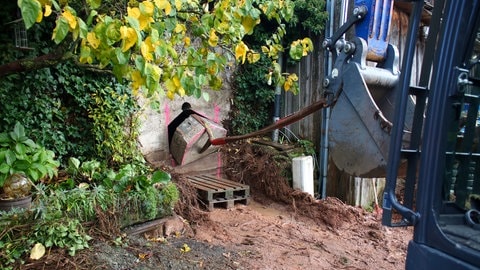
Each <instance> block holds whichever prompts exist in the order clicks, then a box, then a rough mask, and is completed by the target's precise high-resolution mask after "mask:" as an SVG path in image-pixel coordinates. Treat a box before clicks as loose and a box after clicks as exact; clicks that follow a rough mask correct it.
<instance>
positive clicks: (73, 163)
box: [68, 157, 80, 170]
mask: <svg viewBox="0 0 480 270" xmlns="http://www.w3.org/2000/svg"><path fill="white" fill-rule="evenodd" d="M68 167H69V168H72V169H76V170H78V168H80V160H78V159H77V158H74V157H71V158H69V159H68Z"/></svg>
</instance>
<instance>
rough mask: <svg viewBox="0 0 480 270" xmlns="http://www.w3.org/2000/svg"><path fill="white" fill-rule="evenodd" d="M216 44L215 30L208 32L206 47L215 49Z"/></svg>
mask: <svg viewBox="0 0 480 270" xmlns="http://www.w3.org/2000/svg"><path fill="white" fill-rule="evenodd" d="M217 44H218V36H217V34H216V33H215V29H211V30H210V37H209V38H208V45H210V46H212V47H215V46H217Z"/></svg>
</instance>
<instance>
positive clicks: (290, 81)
mask: <svg viewBox="0 0 480 270" xmlns="http://www.w3.org/2000/svg"><path fill="white" fill-rule="evenodd" d="M296 81H298V77H297V74H290V75H288V77H287V79H286V80H285V83H284V84H283V88H284V89H285V91H288V90H290V89H291V88H292V86H293V84H294V83H295V82H296Z"/></svg>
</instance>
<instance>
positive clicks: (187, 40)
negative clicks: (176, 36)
mask: <svg viewBox="0 0 480 270" xmlns="http://www.w3.org/2000/svg"><path fill="white" fill-rule="evenodd" d="M183 42H184V43H185V45H186V46H190V43H191V40H190V38H189V37H184V38H183Z"/></svg>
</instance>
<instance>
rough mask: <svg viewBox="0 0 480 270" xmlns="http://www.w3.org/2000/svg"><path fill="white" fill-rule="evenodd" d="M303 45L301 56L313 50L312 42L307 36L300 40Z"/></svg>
mask: <svg viewBox="0 0 480 270" xmlns="http://www.w3.org/2000/svg"><path fill="white" fill-rule="evenodd" d="M300 43H301V44H302V47H303V54H302V55H303V56H306V55H308V52H311V51H313V42H312V40H311V39H309V38H304V39H302V41H300Z"/></svg>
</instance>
